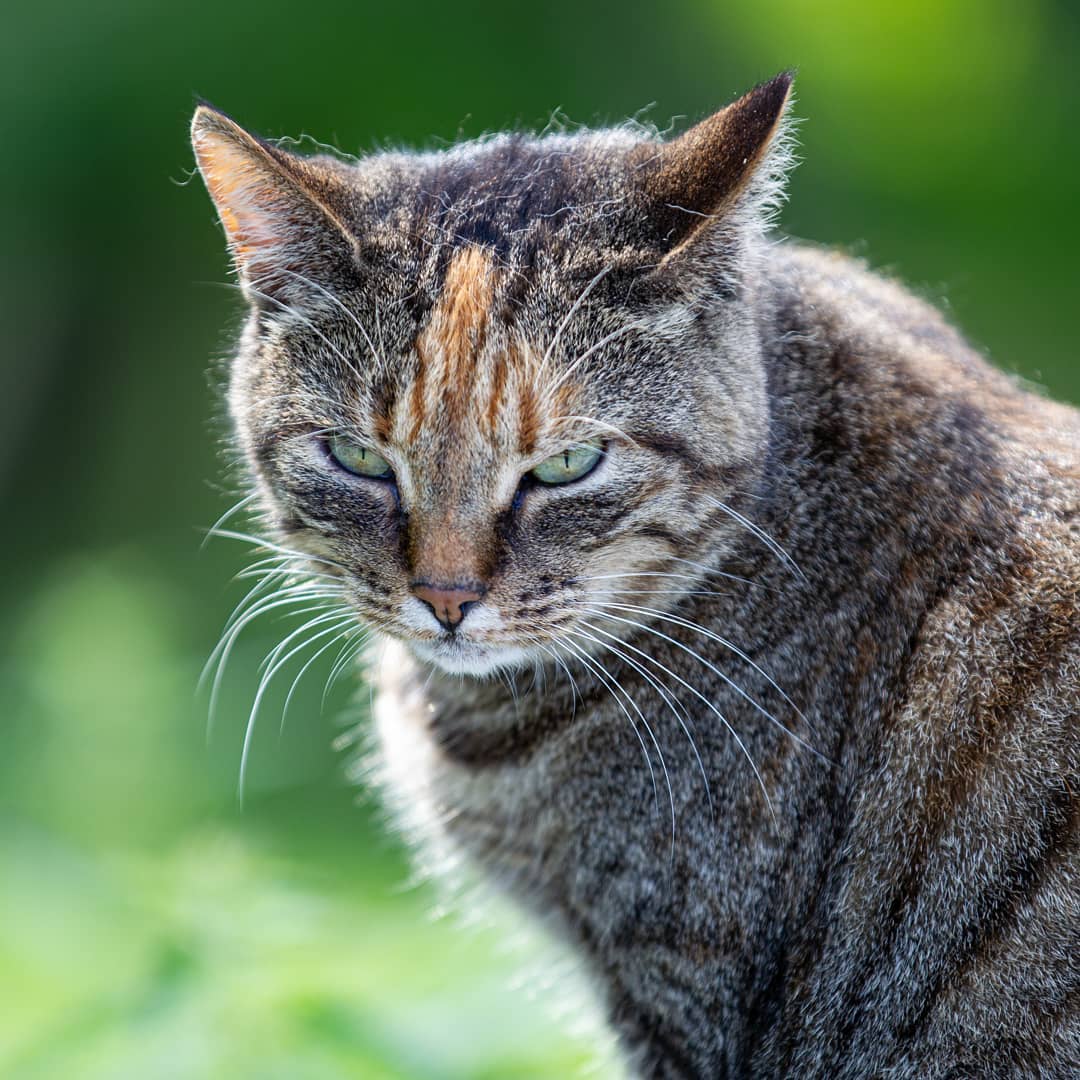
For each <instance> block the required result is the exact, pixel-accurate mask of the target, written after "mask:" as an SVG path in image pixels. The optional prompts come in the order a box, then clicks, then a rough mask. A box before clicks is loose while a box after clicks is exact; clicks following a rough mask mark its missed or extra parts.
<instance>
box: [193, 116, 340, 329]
mask: <svg viewBox="0 0 1080 1080" xmlns="http://www.w3.org/2000/svg"><path fill="white" fill-rule="evenodd" d="M191 142H192V146H193V147H194V149H195V159H196V161H197V162H198V165H199V172H201V173H202V177H203V180H204V181H205V183H206V188H207V191H209V193H210V197H211V199H213V201H214V205H215V206H216V207H217V212H218V216H219V218H220V219H221V224H222V227H223V228H224V230H225V236H226V239H227V240H228V244H229V250H230V252H231V253H232V257H233V262H234V264H235V266H236V271H237V274H238V276H239V278H240V282H241V284H242V285H243V287H244V290H245V292H246V293H247V295H248V298H249V300H251V301H252V303H255V304H257V305H259V304H262V303H264V302H266V301H269V302H270V303H271V304H273V305H276V306H278V307H281V308H288V307H290V306H293V305H295V304H297V303H302V302H304V301H305V300H312V299H315V297H316V296H317V295H318V294H319V293H321V292H322V291H323V290H325V289H327V288H329V287H330V286H332V285H333V283H334V282H335V281H337V280H339V279H340V276H341V275H342V274H343V273H348V271H349V268H350V267H352V266H354V265H355V242H354V241H353V239H352V238H351V236H350V234H349V231H348V229H347V228H346V227H345V225H344V224H343V223H342V221H341V214H340V211H339V210H338V209H337V208H336V205H335V204H338V205H340V203H341V201H342V197H343V194H344V190H343V187H342V185H341V183H340V181H339V180H338V178H337V177H336V176H335V175H334V173H333V170H332V169H330V168H328V167H326V166H320V165H319V164H318V163H316V162H312V161H311V160H309V159H306V158H301V157H297V156H296V155H295V154H289V153H287V152H286V151H284V150H281V149H279V148H278V147H276V146H272V145H271V144H269V143H267V142H264V141H263V140H262V139H259V138H257V137H256V136H254V135H251V134H250V133H249V132H247V131H245V130H244V129H243V128H242V127H240V126H239V124H237V123H235V122H234V121H232V120H230V119H229V117H227V116H226V115H225V114H224V113H221V112H218V111H217V110H216V109H214V108H212V107H211V106H209V105H200V106H199V107H198V108H197V109H196V110H195V116H194V118H193V119H192V122H191Z"/></svg>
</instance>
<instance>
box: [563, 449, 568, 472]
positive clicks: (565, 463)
mask: <svg viewBox="0 0 1080 1080" xmlns="http://www.w3.org/2000/svg"><path fill="white" fill-rule="evenodd" d="M562 459H563V465H564V466H565V467H566V468H567V469H569V468H570V451H569V450H564V451H563V455H562Z"/></svg>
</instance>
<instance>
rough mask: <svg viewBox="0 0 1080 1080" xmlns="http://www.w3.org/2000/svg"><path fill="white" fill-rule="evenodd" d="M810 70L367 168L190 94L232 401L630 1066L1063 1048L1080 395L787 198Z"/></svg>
mask: <svg viewBox="0 0 1080 1080" xmlns="http://www.w3.org/2000/svg"><path fill="white" fill-rule="evenodd" d="M789 91H790V78H788V77H787V76H781V77H779V78H777V79H776V80H773V81H772V82H770V83H767V84H764V85H763V86H762V87H759V88H757V89H756V90H754V91H751V93H750V94H748V95H746V96H745V97H743V98H741V99H740V100H739V101H738V102H736V103H734V104H733V105H732V106H729V107H728V109H726V110H724V111H722V112H721V113H719V114H717V116H716V117H714V118H710V119H709V120H706V121H704V122H703V124H702V125H699V126H698V127H697V128H695V129H693V130H692V131H691V132H689V133H688V134H687V135H685V136H683V137H681V138H679V139H676V140H674V141H672V142H670V143H661V142H659V141H658V140H657V139H656V138H655V137H653V136H652V135H650V134H649V133H647V132H642V131H640V130H637V129H634V128H630V127H627V128H624V129H616V130H613V131H602V132H580V133H577V134H572V135H553V136H547V137H543V138H530V137H526V136H519V135H512V136H498V137H494V138H491V139H488V140H483V141H480V142H476V143H468V144H464V145H461V146H458V147H454V148H452V149H450V150H448V151H444V152H440V153H433V154H417V155H410V154H396V153H387V154H381V155H376V156H374V157H372V158H370V159H368V160H366V161H361V162H357V163H343V162H339V161H336V160H333V159H327V158H308V159H300V158H294V157H293V156H292V155H289V154H285V153H284V152H283V151H281V150H280V149H278V148H276V147H272V146H269V145H267V144H264V143H261V142H259V141H258V140H257V139H255V138H254V137H252V136H249V135H247V134H246V133H244V132H242V131H241V130H240V129H239V128H236V127H235V125H233V124H232V122H231V121H229V120H228V119H227V118H225V117H223V116H222V115H221V114H218V113H216V112H212V111H210V110H208V109H205V108H204V109H203V110H200V112H199V113H198V114H197V116H196V121H195V131H194V137H195V144H196V149H197V154H198V157H199V162H200V166H201V167H202V169H203V171H204V174H205V175H206V177H207V181H208V186H209V188H210V191H211V194H212V195H213V197H214V198H215V200H216V202H217V204H218V207H219V210H220V212H221V217H222V221H223V224H224V227H225V230H226V235H227V238H228V239H229V242H230V246H231V249H232V251H233V255H234V258H235V261H236V264H237V269H238V272H239V274H240V277H241V282H242V284H243V286H244V288H245V289H246V290H247V293H248V297H249V300H250V302H251V308H252V311H251V318H250V322H249V324H248V328H247V330H246V332H245V335H244V338H243V341H242V343H241V347H240V349H239V351H238V355H237V357H236V361H235V364H234V367H233V379H232V384H231V389H230V404H231V407H232V411H233V416H234V418H235V422H236V430H237V435H238V440H239V443H240V446H241V448H242V450H243V451H244V453H245V455H246V459H247V461H248V463H249V465H250V468H251V472H252V476H253V481H254V483H255V485H256V487H257V489H258V491H259V492H260V495H261V498H262V502H263V506H264V508H265V510H266V513H267V517H268V519H269V520H270V521H271V523H272V524H273V525H274V526H275V527H276V529H277V534H278V538H279V539H280V540H281V542H282V543H285V544H288V545H290V546H291V547H292V548H295V549H297V550H300V551H303V552H306V553H308V555H309V557H310V559H311V565H312V567H313V568H315V569H317V570H319V571H320V572H323V573H328V574H331V575H333V576H335V578H336V580H337V581H338V583H339V584H340V586H341V588H342V589H343V590H344V592H345V594H346V595H347V597H348V599H349V602H350V603H351V605H352V607H353V608H354V609H355V612H356V615H357V617H358V618H359V619H361V620H363V621H365V622H367V623H369V624H370V625H371V626H373V627H374V628H376V629H377V630H378V631H379V632H380V633H381V635H382V636H383V638H384V641H385V646H384V649H383V650H382V660H381V661H380V662H379V663H377V664H376V667H375V670H374V677H375V678H376V679H377V681H378V685H379V696H378V699H377V709H376V713H377V715H376V726H377V730H378V738H379V751H378V754H377V763H376V778H377V779H378V780H379V781H380V782H381V783H383V785H384V786H385V789H386V793H387V797H388V799H390V801H391V802H392V803H393V805H394V806H395V807H396V809H397V811H398V814H399V818H400V820H401V822H402V824H403V826H404V827H405V828H407V829H408V830H409V831H410V833H411V834H412V835H413V836H414V837H415V838H416V839H417V841H418V844H419V845H420V847H421V849H422V851H423V852H424V856H423V857H424V858H426V859H427V861H428V864H429V865H432V866H436V867H439V868H443V869H450V870H452V869H453V867H455V866H456V865H457V864H458V863H459V862H462V861H464V862H465V863H466V864H468V865H471V866H475V867H479V868H480V869H481V870H482V871H483V872H484V873H485V875H486V876H487V877H488V878H489V879H490V880H491V881H492V882H493V883H494V884H495V885H496V886H497V887H499V888H501V889H502V890H504V891H506V892H508V893H510V894H511V895H512V896H514V897H516V898H517V899H518V900H519V901H520V903H521V904H522V905H523V906H525V907H526V908H527V909H529V910H531V911H533V912H534V913H535V914H536V915H537V917H538V918H540V919H542V920H543V921H544V922H545V923H546V924H547V925H548V926H549V927H550V928H551V929H552V931H553V932H554V933H556V934H557V935H559V936H560V937H562V938H563V939H565V940H566V941H568V942H569V943H570V944H571V945H572V946H573V948H574V949H575V950H576V952H577V953H578V955H579V956H580V958H581V960H582V963H583V966H584V967H585V969H586V971H587V972H588V973H589V974H590V976H591V977H592V980H593V983H594V985H595V987H596V992H597V995H598V997H599V999H600V1000H601V1001H602V1003H603V1005H604V1007H605V1009H606V1011H607V1015H608V1017H609V1019H610V1022H611V1024H612V1026H613V1028H614V1030H615V1031H616V1033H617V1034H618V1036H619V1039H620V1043H621V1045H622V1047H623V1049H624V1051H625V1057H626V1062H627V1065H628V1068H629V1069H630V1070H631V1071H632V1072H633V1073H634V1074H635V1075H638V1076H642V1077H747V1076H753V1077H787V1076H799V1077H822V1078H825V1077H828V1078H842V1077H850V1078H856V1077H869V1076H874V1077H879V1076H880V1077H892V1078H900V1077H920V1078H922V1077H957V1078H959V1077H974V1076H979V1077H982V1076H985V1077H1006V1076H1014V1077H1047V1078H1050V1077H1054V1078H1056V1077H1062V1078H1064V1077H1068V1076H1074V1075H1077V1072H1078V1067H1080V862H1078V847H1080V820H1078V818H1080V813H1078V805H1080V804H1078V793H1080V741H1078V739H1077V719H1078V716H1080V418H1078V416H1077V414H1076V413H1075V412H1074V411H1072V410H1070V409H1068V408H1066V407H1064V406H1060V405H1055V404H1052V403H1050V402H1048V401H1046V400H1044V399H1042V398H1039V397H1036V396H1034V395H1032V394H1030V393H1028V392H1026V391H1024V390H1023V389H1021V388H1019V387H1018V386H1017V385H1015V384H1014V383H1013V382H1012V381H1010V380H1009V379H1007V378H1005V377H1004V376H1003V375H1001V374H999V373H998V372H996V371H994V370H993V369H992V368H990V367H989V366H988V365H987V364H986V363H985V362H984V361H983V360H982V359H981V358H980V357H979V356H977V355H976V354H975V353H974V352H973V351H972V350H971V348H970V347H969V346H968V345H967V344H966V343H965V342H964V341H963V340H962V339H961V338H960V337H959V335H957V334H956V332H955V331H954V330H952V329H951V328H950V327H949V326H948V325H946V323H945V322H944V321H943V320H942V319H941V317H940V316H939V315H938V314H937V313H936V312H935V311H933V310H931V309H930V308H929V307H927V306H926V305H924V304H923V303H922V302H920V301H918V300H916V299H915V298H913V297H912V296H911V295H910V294H908V293H906V292H905V291H904V290H903V289H901V288H900V287H899V286H897V285H896V284H894V283H892V282H889V281H886V280H884V279H883V278H880V277H877V276H875V275H873V274H871V273H869V272H868V271H867V270H866V269H865V268H864V267H863V266H861V265H860V264H857V263H855V262H853V261H850V260H847V259H845V258H842V257H840V256H837V255H832V254H828V253H825V252H819V251H814V250H810V249H808V248H802V247H798V246H795V245H786V244H778V243H775V242H772V241H767V240H766V239H765V235H764V226H765V222H766V220H767V217H768V214H769V213H770V211H771V210H772V209H773V208H775V205H776V203H777V201H778V199H779V197H780V188H779V186H778V184H779V177H780V175H781V173H782V171H783V167H784V165H785V162H786V142H785V138H786V137H785V134H784V126H783V115H784V110H785V108H786V106H787V102H788V98H789ZM256 235H257V236H258V237H261V238H262V240H261V241H260V242H258V243H255V242H253V240H252V237H253V236H256ZM327 431H333V432H337V433H341V434H344V435H347V436H349V437H350V438H352V439H354V440H355V441H357V442H359V443H361V444H363V445H368V446H370V447H372V448H373V449H375V450H377V451H378V453H379V454H381V455H382V456H383V457H385V458H386V460H387V461H388V462H389V463H390V465H391V466H392V469H393V479H392V480H368V479H364V478H358V477H355V476H352V475H349V474H346V473H344V472H343V471H342V470H341V469H339V468H336V467H335V466H334V464H333V462H332V461H331V460H330V458H329V457H328V454H327V452H326V444H325V433H326V432H327ZM596 439H599V440H602V441H603V445H604V449H605V453H604V456H603V458H602V460H601V462H600V464H599V465H598V467H597V468H596V469H595V470H594V471H593V472H591V473H589V474H588V475H587V476H586V477H584V478H583V479H581V480H579V481H577V482H575V483H572V484H568V485H566V486H565V487H546V486H544V485H543V484H541V483H539V482H538V481H536V480H534V479H531V478H530V477H531V472H530V471H531V470H532V469H533V468H535V467H536V466H537V465H538V464H539V463H540V462H542V461H543V460H544V459H545V458H547V457H550V456H551V455H553V454H558V453H560V452H561V451H563V450H564V449H566V448H568V447H572V446H574V445H578V444H580V443H583V442H587V441H589V440H596ZM418 582H420V583H424V584H426V585H431V586H434V587H438V588H448V587H451V586H453V587H458V588H462V589H465V588H467V589H468V590H469V591H470V595H479V596H481V597H482V599H481V600H480V601H479V602H477V603H475V604H473V605H472V606H471V608H470V610H469V611H468V613H467V614H466V615H465V617H464V619H463V621H462V622H461V625H460V627H458V628H457V629H456V630H455V631H453V632H450V631H448V630H446V629H445V628H443V627H442V626H441V625H440V624H439V623H438V622H437V621H436V620H435V618H434V617H433V614H432V611H431V610H430V609H428V608H426V607H425V605H424V604H423V603H422V602H421V601H420V600H419V599H417V597H416V596H415V595H414V593H413V591H412V590H413V587H415V586H416V584H417V583H418ZM496 674H499V675H501V676H502V678H493V677H492V676H494V675H496Z"/></svg>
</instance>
